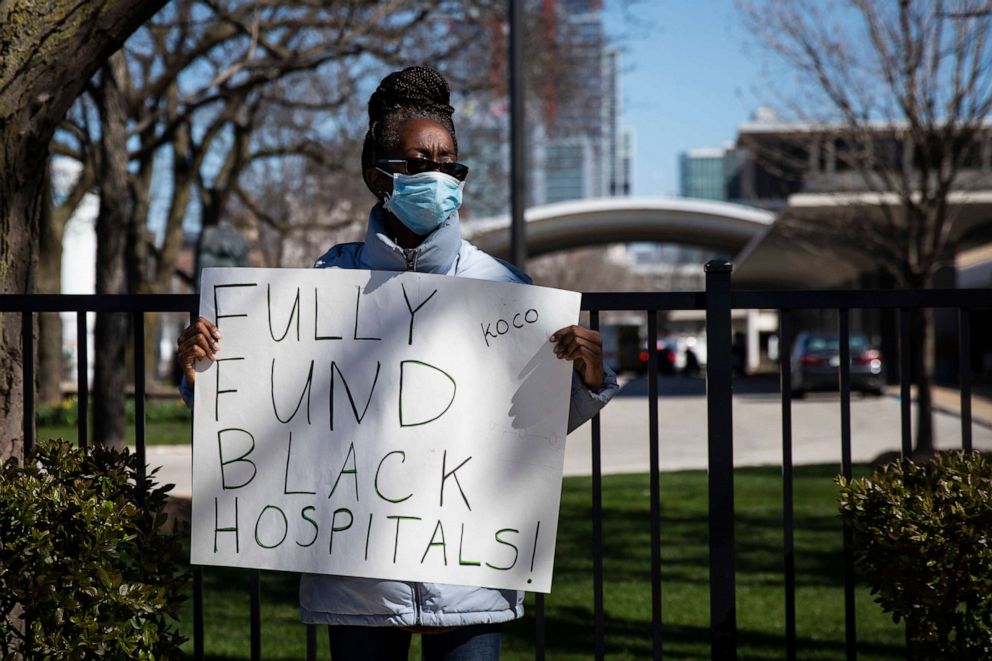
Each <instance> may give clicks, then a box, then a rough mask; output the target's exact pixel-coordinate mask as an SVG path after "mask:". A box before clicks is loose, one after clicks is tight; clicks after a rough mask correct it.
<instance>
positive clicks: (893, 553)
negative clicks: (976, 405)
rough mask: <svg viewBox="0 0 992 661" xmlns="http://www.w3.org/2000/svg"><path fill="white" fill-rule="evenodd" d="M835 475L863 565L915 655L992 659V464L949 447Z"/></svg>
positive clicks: (880, 602)
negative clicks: (847, 476) (848, 475)
mask: <svg viewBox="0 0 992 661" xmlns="http://www.w3.org/2000/svg"><path fill="white" fill-rule="evenodd" d="M837 482H838V484H839V486H840V510H841V515H842V516H843V518H844V520H845V521H846V522H847V523H848V524H849V525H850V526H851V528H852V531H853V538H854V553H855V558H856V560H857V564H858V567H859V569H860V570H861V572H862V573H863V574H864V577H865V579H866V580H867V582H868V584H869V585H870V586H871V589H872V593H873V594H875V595H876V597H875V601H876V602H878V603H879V604H880V605H881V606H882V608H883V609H884V610H885V611H886V612H889V613H891V614H892V617H893V620H895V621H896V622H898V621H899V620H900V619H902V620H905V622H906V626H907V631H908V634H909V643H910V651H911V652H912V654H913V658H918V659H951V658H965V659H990V658H992V540H990V537H992V461H990V460H989V458H988V457H985V456H983V455H981V454H978V453H964V452H942V453H938V454H937V455H936V456H935V457H933V458H932V459H931V460H927V461H923V462H920V463H914V462H912V461H907V462H905V463H900V462H894V463H892V464H889V465H887V466H883V467H881V468H878V469H876V470H875V472H874V473H873V474H872V475H871V476H870V477H867V478H862V479H858V480H852V481H851V482H847V481H846V480H844V479H843V478H842V477H838V478H837Z"/></svg>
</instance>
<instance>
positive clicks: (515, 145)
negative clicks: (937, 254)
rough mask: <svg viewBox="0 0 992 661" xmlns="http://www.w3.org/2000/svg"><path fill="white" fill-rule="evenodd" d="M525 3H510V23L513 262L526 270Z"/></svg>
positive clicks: (511, 233)
mask: <svg viewBox="0 0 992 661" xmlns="http://www.w3.org/2000/svg"><path fill="white" fill-rule="evenodd" d="M523 4H524V3H523V0H509V5H510V6H509V23H510V66H509V76H510V217H511V222H510V261H511V262H513V264H514V265H515V266H516V267H518V268H520V269H524V268H525V267H526V261H527V228H526V225H525V223H524V206H525V204H526V200H527V182H526V180H525V179H524V168H525V166H526V164H525V158H526V135H525V133H524V131H525V127H524V76H523V50H524V49H523V44H524V33H523V10H524V7H523Z"/></svg>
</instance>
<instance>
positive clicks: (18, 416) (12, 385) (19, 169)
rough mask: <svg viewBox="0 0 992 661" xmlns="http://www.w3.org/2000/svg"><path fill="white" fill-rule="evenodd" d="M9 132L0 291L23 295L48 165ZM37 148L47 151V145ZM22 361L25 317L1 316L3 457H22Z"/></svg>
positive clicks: (1, 160)
mask: <svg viewBox="0 0 992 661" xmlns="http://www.w3.org/2000/svg"><path fill="white" fill-rule="evenodd" d="M11 133H12V132H8V131H4V132H3V133H2V134H0V139H2V140H4V142H2V143H0V173H4V174H5V175H6V173H14V174H13V175H8V176H0V293H4V294H24V293H27V292H29V291H32V290H33V289H34V272H35V266H36V259H37V257H36V254H35V252H34V249H35V246H36V245H37V240H38V224H39V218H40V216H41V204H42V201H43V199H44V196H43V192H42V191H43V187H42V185H41V179H40V178H33V177H31V176H30V173H31V172H32V168H43V167H44V161H43V160H42V162H41V163H40V164H38V163H34V162H32V160H33V159H30V158H26V157H27V156H28V155H29V154H30V153H31V151H32V150H31V148H30V147H28V148H22V145H20V144H17V142H16V141H15V139H16V135H11ZM37 149H38V151H39V152H41V153H44V151H45V149H46V147H45V145H37ZM25 152H27V153H25ZM22 159H25V160H22ZM36 171H37V170H36ZM23 358H24V356H23V355H22V352H21V315H20V314H17V313H10V312H8V313H0V459H6V458H7V457H10V456H21V455H22V454H23V449H24V446H23V441H24V436H23V419H24V400H23V399H22V396H21V395H22V393H23V388H24V386H23V380H22V375H23V371H22V366H23Z"/></svg>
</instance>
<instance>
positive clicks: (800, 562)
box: [182, 466, 904, 660]
mask: <svg viewBox="0 0 992 661" xmlns="http://www.w3.org/2000/svg"><path fill="white" fill-rule="evenodd" d="M836 471H837V469H836V467H834V466H823V467H807V468H801V469H798V470H797V471H796V475H795V509H796V537H795V545H796V574H797V576H796V582H797V590H796V601H797V632H798V642H799V653H798V656H799V658H802V659H838V658H842V657H843V640H844V611H843V591H842V587H841V585H842V571H843V569H842V564H841V552H840V548H841V533H840V522H839V519H838V516H837V507H836V487H835V485H834V484H833V481H832V478H833V476H834V474H835V473H836ZM860 471H861V472H862V473H863V472H864V471H865V469H864V468H861V469H860ZM603 484H604V488H603V512H604V537H605V539H604V548H605V553H606V556H605V562H604V564H605V577H606V583H605V605H606V618H607V620H606V646H607V650H606V651H607V657H608V658H610V659H643V658H649V657H650V655H651V585H650V575H651V573H650V572H651V565H650V524H649V518H648V513H649V497H648V476H647V475H630V476H610V477H606V478H604V481H603ZM590 494H591V479H590V478H569V479H566V480H565V483H564V487H563V493H562V508H561V519H560V523H559V529H558V547H557V554H556V560H555V578H554V585H553V592H552V594H550V595H548V596H547V597H546V600H545V604H546V618H547V641H548V654H547V657H548V658H549V659H555V660H558V659H565V660H568V659H588V658H591V656H592V647H593V628H592V622H593V607H592V552H591V538H592V523H591V512H592V508H591V496H590ZM735 495H736V514H737V528H736V533H737V558H738V574H737V623H738V637H739V638H738V639H739V656H740V658H742V659H780V658H782V657H783V656H784V649H785V646H784V640H785V616H784V613H785V607H784V588H783V577H782V564H783V563H782V551H781V548H782V523H781V512H782V509H781V477H780V470H779V469H778V468H747V469H740V470H738V471H736V473H735ZM661 499H662V528H661V530H662V619H663V640H664V652H665V658H669V659H705V658H708V657H709V642H708V637H707V636H708V627H709V601H708V599H709V597H708V589H709V588H708V565H707V553H708V550H707V543H706V539H707V515H706V474H705V473H704V472H702V471H685V472H678V473H664V474H663V475H662V477H661ZM246 576H247V574H246V572H244V571H240V570H227V569H216V568H209V567H208V568H205V569H204V577H205V581H204V582H205V587H204V594H205V596H204V608H205V612H206V614H207V620H206V623H205V628H206V632H207V634H206V651H207V658H210V659H217V660H219V659H247V658H248V637H249V634H248V595H247V591H246V589H245V586H246V584H247V578H246ZM296 584H297V579H296V577H295V575H292V574H282V573H275V572H266V573H264V574H263V578H262V600H263V606H262V609H263V610H262V658H264V659H286V660H289V659H294V660H296V659H302V658H305V657H304V655H305V628H304V627H303V626H302V625H301V624H300V623H299V622H298V618H297V613H296V587H297V585H296ZM527 601H528V612H527V615H526V616H525V617H524V618H523V619H522V620H519V621H517V622H514V623H511V624H509V625H507V626H506V627H505V629H504V643H503V658H504V659H528V660H529V659H533V658H534V651H533V631H534V620H533V610H532V608H530V606H531V604H532V603H533V598H532V596H531V595H528V599H527ZM191 613H192V609H191V608H190V607H189V604H187V608H186V611H185V614H184V618H183V622H182V627H183V631H184V633H185V634H186V635H187V636H191V635H192V624H191ZM857 614H858V621H857V631H858V640H859V650H858V658H859V659H865V660H869V659H898V658H904V655H903V656H901V649H902V647H901V645H902V642H903V640H904V634H903V628H902V627H901V626H896V625H893V624H892V621H891V619H890V618H889V617H887V616H886V615H885V614H883V613H882V612H881V609H880V608H879V607H878V606H877V605H876V604H874V603H873V602H872V601H871V597H870V596H869V594H868V590H867V588H866V587H864V586H861V587H859V589H858V593H857ZM414 640H415V649H414V652H413V653H412V658H419V655H416V654H417V653H416V637H415V639H414ZM318 644H319V648H318V649H319V652H320V656H319V657H318V658H322V659H327V658H329V655H328V651H327V635H326V632H325V631H324V630H320V632H319V634H318ZM186 649H187V650H188V651H190V650H192V643H191V642H188V643H187V645H186ZM414 655H416V656H414Z"/></svg>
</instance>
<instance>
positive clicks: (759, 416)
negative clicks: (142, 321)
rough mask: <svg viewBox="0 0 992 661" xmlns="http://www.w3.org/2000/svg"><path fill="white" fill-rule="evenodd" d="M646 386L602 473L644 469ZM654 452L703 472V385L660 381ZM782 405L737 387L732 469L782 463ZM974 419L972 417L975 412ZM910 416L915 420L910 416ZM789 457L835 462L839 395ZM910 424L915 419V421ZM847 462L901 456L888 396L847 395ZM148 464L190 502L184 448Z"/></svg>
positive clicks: (982, 426) (989, 429)
mask: <svg viewBox="0 0 992 661" xmlns="http://www.w3.org/2000/svg"><path fill="white" fill-rule="evenodd" d="M647 386H648V384H647V381H646V380H645V379H643V378H642V379H636V380H633V381H631V382H629V383H626V384H625V385H624V387H623V388H622V389H621V391H620V393H619V395H618V396H617V397H616V398H615V399H614V400H613V402H611V403H610V405H609V406H607V407H606V409H605V410H604V411H603V414H602V416H601V418H602V428H603V441H602V447H603V456H602V462H603V472H604V473H641V472H645V471H646V470H647V469H648V447H649V446H648V408H647V407H648V399H647V396H646V395H647ZM659 391H660V393H661V397H660V400H659V403H658V415H659V447H660V458H661V469H662V470H666V471H671V470H684V469H704V468H706V399H705V384H704V382H703V380H702V379H686V378H681V377H672V378H663V379H661V380H660V381H659ZM781 411H782V404H781V400H780V398H779V395H778V386H777V382H776V380H775V379H774V378H761V377H757V378H756V377H750V378H747V379H741V380H738V381H737V382H735V386H734V405H733V416H734V463H735V464H736V465H737V466H760V465H770V464H771V465H775V464H780V463H781V461H782V422H781V421H782V417H781V415H782V414H781ZM976 414H977V413H976ZM914 415H915V414H914ZM792 419H793V432H792V433H793V458H794V461H795V463H796V464H821V463H831V462H837V463H838V464H839V463H840V398H839V397H838V395H837V393H819V394H817V393H814V394H811V395H809V396H808V397H807V398H806V399H804V400H799V401H795V402H794V403H793V409H792ZM914 420H915V418H914ZM935 423H936V437H937V447H938V448H951V447H960V442H961V441H960V439H961V421H960V419H959V418H958V416H957V415H955V414H953V413H947V412H938V413H936V414H935ZM972 437H973V441H974V444H975V447H976V448H982V449H986V450H992V426H990V425H988V424H987V423H973V425H972ZM851 438H852V444H851V445H852V448H851V450H852V456H853V459H854V461H856V462H867V461H871V460H872V459H874V458H875V457H877V456H878V455H880V454H881V453H883V452H886V451H890V450H898V449H899V446H900V443H901V440H900V439H901V436H900V407H899V400H898V398H897V397H893V396H883V397H861V396H859V395H854V396H852V401H851ZM590 448H591V439H590V434H589V425H585V426H583V427H582V428H580V429H578V430H577V431H575V432H574V433H572V434H571V435H570V436H569V437H568V443H567V444H566V449H565V474H566V475H588V474H590V473H591V471H592V458H591V451H590ZM148 461H149V464H151V465H152V466H156V465H160V466H162V469H161V471H160V473H159V481H160V482H172V483H174V484H175V485H176V489H175V490H174V492H173V494H174V495H176V496H189V494H190V490H191V468H190V466H191V458H190V448H189V446H165V447H162V446H157V447H156V446H153V447H149V448H148Z"/></svg>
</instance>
